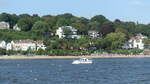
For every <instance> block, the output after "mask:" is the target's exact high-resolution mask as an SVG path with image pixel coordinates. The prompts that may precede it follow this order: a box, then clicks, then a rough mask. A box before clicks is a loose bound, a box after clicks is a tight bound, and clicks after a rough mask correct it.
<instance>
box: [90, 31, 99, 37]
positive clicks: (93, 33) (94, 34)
mask: <svg viewBox="0 0 150 84" xmlns="http://www.w3.org/2000/svg"><path fill="white" fill-rule="evenodd" d="M88 35H89V36H90V37H92V38H97V37H98V36H100V35H99V32H97V31H96V30H89V31H88Z"/></svg>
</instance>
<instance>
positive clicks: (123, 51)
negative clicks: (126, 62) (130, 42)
mask: <svg viewBox="0 0 150 84" xmlns="http://www.w3.org/2000/svg"><path fill="white" fill-rule="evenodd" d="M141 52H143V50H140V49H136V48H135V49H130V50H127V49H115V50H110V51H109V53H113V54H125V55H137V54H140V53H141Z"/></svg>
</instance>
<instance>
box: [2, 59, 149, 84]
mask: <svg viewBox="0 0 150 84" xmlns="http://www.w3.org/2000/svg"><path fill="white" fill-rule="evenodd" d="M72 61H73V59H66V60H1V61H0V84H150V59H149V58H126V59H116V58H115V59H94V61H93V64H87V65H86V64H85V65H84V64H80V65H72V64H71V63H72Z"/></svg>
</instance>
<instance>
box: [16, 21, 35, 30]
mask: <svg viewBox="0 0 150 84" xmlns="http://www.w3.org/2000/svg"><path fill="white" fill-rule="evenodd" d="M17 24H18V27H20V28H21V30H22V31H30V30H31V29H32V26H33V20H32V19H31V18H21V19H20V20H19V21H18V23H17Z"/></svg>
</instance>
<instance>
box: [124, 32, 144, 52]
mask: <svg viewBox="0 0 150 84" xmlns="http://www.w3.org/2000/svg"><path fill="white" fill-rule="evenodd" d="M144 38H147V37H146V36H143V35H142V34H137V35H136V36H133V37H131V38H130V39H129V41H128V42H126V43H125V44H124V46H122V48H127V49H128V48H138V49H144V43H143V39H144Z"/></svg>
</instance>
